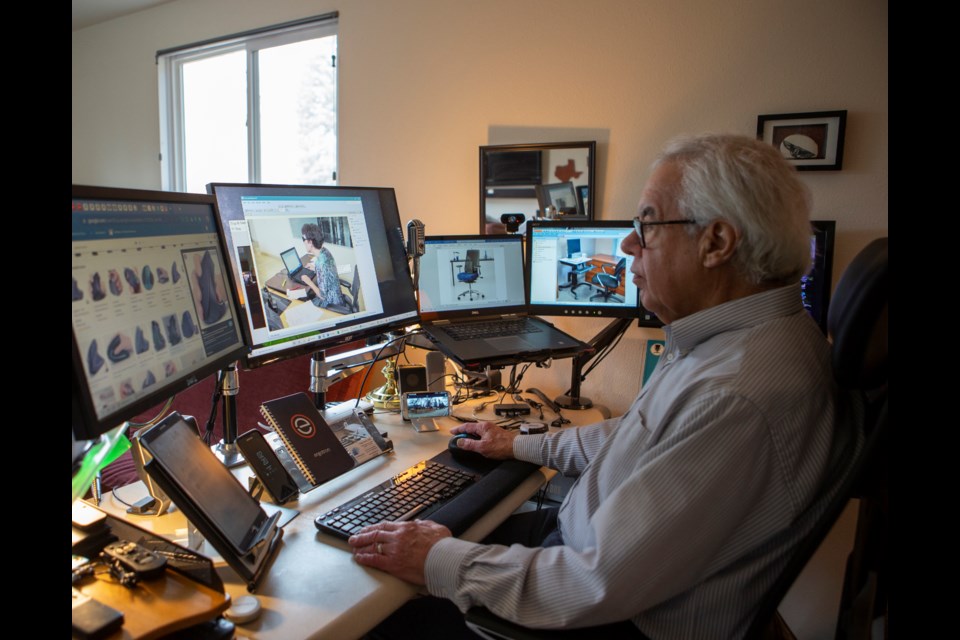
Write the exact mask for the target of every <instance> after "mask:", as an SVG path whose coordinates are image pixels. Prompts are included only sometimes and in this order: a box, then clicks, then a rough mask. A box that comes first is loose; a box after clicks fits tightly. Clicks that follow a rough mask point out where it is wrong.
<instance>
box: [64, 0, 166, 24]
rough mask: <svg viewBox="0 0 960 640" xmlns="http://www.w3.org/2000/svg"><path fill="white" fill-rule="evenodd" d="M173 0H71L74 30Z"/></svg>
mask: <svg viewBox="0 0 960 640" xmlns="http://www.w3.org/2000/svg"><path fill="white" fill-rule="evenodd" d="M167 2H173V0H71V3H72V4H73V30H74V31H76V30H77V29H83V28H84V27H89V26H91V25H94V24H98V23H100V22H106V21H107V20H113V19H114V18H119V17H121V16H126V15H130V14H131V13H136V12H138V11H143V10H144V9H150V8H151V7H156V6H158V5H161V4H166V3H167Z"/></svg>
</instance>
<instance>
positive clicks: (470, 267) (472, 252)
mask: <svg viewBox="0 0 960 640" xmlns="http://www.w3.org/2000/svg"><path fill="white" fill-rule="evenodd" d="M479 278H480V250H479V249H467V257H466V260H464V262H463V271H461V272H459V273H458V274H457V280H459V281H460V282H466V283H467V290H466V291H464V292H463V293H461V294H460V295H458V296H457V299H458V300H459V299H460V298H462V297H463V296H469V299H470V300H473V297H474V296H480V297H481V298H482V297H483V293H481V292H479V291H474V290H473V283H474V282H476V281H477V279H479Z"/></svg>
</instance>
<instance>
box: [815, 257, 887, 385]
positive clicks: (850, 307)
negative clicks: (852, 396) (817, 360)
mask: <svg viewBox="0 0 960 640" xmlns="http://www.w3.org/2000/svg"><path fill="white" fill-rule="evenodd" d="M888 295H889V294H888V287H887V238H878V239H876V240H874V241H873V242H871V243H870V244H868V245H867V246H866V247H864V249H863V250H862V251H860V253H858V254H857V255H856V257H855V258H854V259H853V261H852V262H851V263H850V264H849V265H848V266H847V268H846V270H844V272H843V275H842V276H840V280H839V282H837V288H836V289H835V290H834V293H833V296H832V299H831V301H830V309H829V311H828V313H827V329H828V333H829V335H830V337H831V339H832V341H833V373H834V377H835V378H836V380H837V383H838V384H839V385H840V386H841V387H843V388H846V389H864V390H871V389H876V388H878V387H880V386H882V385H883V384H884V383H885V382H886V381H887V303H888V299H889V298H888Z"/></svg>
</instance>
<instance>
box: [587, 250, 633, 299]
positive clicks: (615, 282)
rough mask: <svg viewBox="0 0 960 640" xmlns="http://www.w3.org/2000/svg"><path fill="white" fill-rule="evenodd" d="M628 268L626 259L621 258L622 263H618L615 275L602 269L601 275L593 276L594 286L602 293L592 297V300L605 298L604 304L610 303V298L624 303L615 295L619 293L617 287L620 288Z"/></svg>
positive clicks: (604, 268) (614, 271)
mask: <svg viewBox="0 0 960 640" xmlns="http://www.w3.org/2000/svg"><path fill="white" fill-rule="evenodd" d="M626 268H627V259H626V258H620V262H618V263H617V266H616V268H615V269H614V270H613V273H607V268H606V267H601V271H600V273H598V274H596V275H595V276H593V280H592V282H593V284H595V285H596V286H597V287H598V288H599V289H600V293H595V294H593V295H592V296H590V299H591V300H593V299H594V298H603V301H604V302H609V301H610V298H613V299H614V300H615V301H616V302H623V300H621V299H620V298H618V297H617V296H615V295H614V294H615V293H616V292H617V287H619V286H620V278H621V277H623V271H624V269H626Z"/></svg>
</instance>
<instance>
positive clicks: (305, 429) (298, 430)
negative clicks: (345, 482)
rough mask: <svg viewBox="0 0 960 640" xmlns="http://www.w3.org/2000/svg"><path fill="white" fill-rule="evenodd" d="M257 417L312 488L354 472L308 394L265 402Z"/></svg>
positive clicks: (341, 446)
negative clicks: (260, 417)
mask: <svg viewBox="0 0 960 640" xmlns="http://www.w3.org/2000/svg"><path fill="white" fill-rule="evenodd" d="M260 413H261V414H263V417H264V418H265V419H266V421H267V422H268V423H269V424H270V426H272V427H273V428H274V430H275V431H276V432H277V435H278V436H280V439H281V440H283V442H284V444H285V445H286V448H287V451H288V452H289V453H290V456H291V457H292V458H293V459H294V461H295V462H296V463H297V466H298V467H299V468H300V471H301V472H303V475H304V477H305V478H306V479H307V480H308V481H309V482H310V483H311V484H312V485H314V486H316V485H318V484H322V483H324V482H326V481H327V480H329V479H330V478H335V477H337V476H339V475H340V474H341V473H344V472H345V471H349V470H350V469H353V467H354V462H353V458H352V457H351V456H350V454H349V453H347V451H346V450H345V449H344V448H343V445H341V444H340V438H338V437H337V435H336V434H334V433H333V431H332V430H331V429H330V425H328V424H327V422H326V420H324V419H323V416H321V415H320V412H319V411H318V410H317V408H316V407H315V406H314V405H313V401H312V400H311V399H310V396H308V395H307V394H305V393H303V392H299V393H294V394H291V395H289V396H283V397H282V398H277V399H275V400H268V401H266V402H264V403H263V404H262V405H260Z"/></svg>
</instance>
